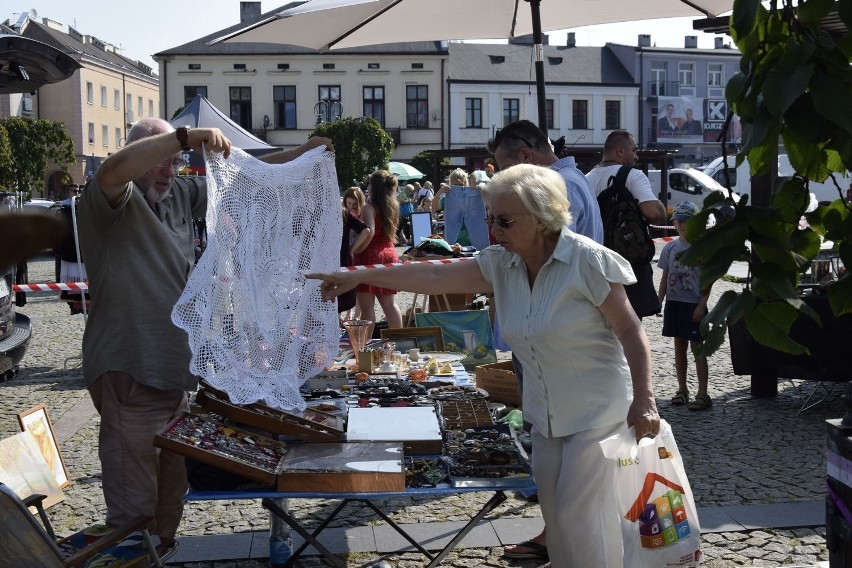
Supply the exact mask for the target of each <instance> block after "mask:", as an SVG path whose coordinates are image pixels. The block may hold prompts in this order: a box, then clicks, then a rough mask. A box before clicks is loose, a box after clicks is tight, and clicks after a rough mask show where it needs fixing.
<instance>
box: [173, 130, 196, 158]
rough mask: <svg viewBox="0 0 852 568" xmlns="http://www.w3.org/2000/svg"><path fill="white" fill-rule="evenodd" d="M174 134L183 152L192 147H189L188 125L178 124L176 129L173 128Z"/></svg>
mask: <svg viewBox="0 0 852 568" xmlns="http://www.w3.org/2000/svg"><path fill="white" fill-rule="evenodd" d="M175 136H177V139H178V142H179V143H180V147H181V150H183V151H184V152H189V151H190V150H192V148H190V147H189V127H188V126H179V127H178V129H177V130H175Z"/></svg>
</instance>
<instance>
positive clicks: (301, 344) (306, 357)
mask: <svg viewBox="0 0 852 568" xmlns="http://www.w3.org/2000/svg"><path fill="white" fill-rule="evenodd" d="M205 160H206V165H207V191H208V204H207V231H208V244H207V249H206V250H205V252H204V254H203V255H202V257H201V260H200V261H199V263H198V266H196V268H195V270H194V271H193V273H192V275H191V276H190V278H189V282H188V283H187V285H186V289H185V290H184V292H183V294H182V295H181V297H180V299H179V300H178V302H177V304H175V307H174V309H173V310H172V321H173V322H174V323H175V325H177V326H178V327H180V328H182V329H184V330H186V332H187V333H188V334H189V345H190V348H191V350H192V361H191V364H190V370H191V371H192V372H193V373H194V374H196V375H198V376H200V377H203V378H204V379H206V380H207V382H209V383H210V384H211V385H212V386H213V387H215V388H217V389H220V390H223V391H225V392H227V393H228V395H229V396H230V398H231V400H232V401H233V402H234V403H236V404H250V403H254V402H259V401H262V402H264V403H265V404H267V405H269V406H272V407H275V408H278V409H282V410H292V409H297V410H303V409H304V408H305V401H304V399H303V398H302V397H301V395H300V394H299V386H300V385H301V384H302V383H303V382H304V381H305V380H306V379H307V378H308V377H311V376H313V375H316V374H317V373H318V372H319V371H321V370H322V369H323V368H324V367H326V366H327V365H328V364H330V363H331V361H332V359H333V357H334V356H335V355H336V354H337V348H338V338H339V335H340V331H339V324H338V319H337V308H336V305H335V303H334V302H323V301H322V298H321V297H320V293H319V285H318V282H317V281H309V280H307V279H306V278H305V277H304V276H303V274H305V273H307V272H314V271H320V272H330V271H334V270H337V269H338V268H339V265H340V239H341V234H342V231H343V226H342V220H341V214H340V195H339V192H338V189H337V175H336V173H335V169H334V155H333V154H332V153H330V152H326V151H325V149H324V148H317V149H314V150H311V151H310V152H307V153H305V154H304V155H302V156H301V157H299V158H298V159H296V160H293V161H292V162H289V163H286V164H278V165H271V164H267V163H266V162H262V161H260V160H257V159H256V158H253V157H252V156H250V155H248V154H246V153H244V152H242V151H241V150H238V149H234V150H233V152H232V154H231V156H230V158H229V159H227V160H225V159H223V158H222V156H221V155H217V154H208V153H205Z"/></svg>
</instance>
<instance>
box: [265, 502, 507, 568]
mask: <svg viewBox="0 0 852 568" xmlns="http://www.w3.org/2000/svg"><path fill="white" fill-rule="evenodd" d="M505 500H506V494H505V493H504V492H503V491H495V493H494V495H493V496H492V497H491V499H489V500H488V502H486V503H485V505H483V506H482V508H481V509H480V510H479V512H478V513H477V514H476V515H475V516H474V517H473V518H472V519H471V520H470V522H468V523H467V524H466V525H465V526H464V527H463V528H462V529H461V530H460V531H459V532H458V533H457V534H456V536H455V537H453V539H452V540H451V541H450V542H449V543H448V544H447V546H445V547H444V548H442V549H441V551H440V552H438V554H437V555H432V554H431V553H430V552H429V551H428V550H426V549H425V548H423V546H421V545H420V544H419V543H418V542H417V541H416V540H414V538H413V537H412V536H411V535H409V534H408V533H407V532H405V530H404V529H403V528H402V527H401V526H399V525H398V524H396V522H394V520H393V519H391V518H390V517H389V516H388V515H387V514H386V513H385V512H384V511H382V510H381V509H379V508H378V507H377V506H376V505H375V503H373V502H372V501H371V500H370V499H364V498H346V499H343V500H342V501H341V502H340V504H339V505H338V506H337V507H335V509H334V510H333V511H332V512H331V514H330V515H329V516H328V517H326V518H325V520H324V521H323V522H322V523H320V525H319V526H318V527H317V528H316V529H314V531H313V532H311V533H309V532H308V531H307V530H305V528H304V527H302V526H301V525H300V524H299V522H298V521H297V520H296V519H294V518H293V517H292V516H290V514H289V513H287V512H286V511H284V510H283V509H282V508H281V507H279V506H278V504H277V503H276V502H275V500H274V499H270V498H264V499H263V500H262V501H261V503H262V505H263V507H264V508H266V509H267V510H269V511H270V512H271V513H273V514H274V515H276V516H277V517H279V518H280V519H282V520H283V521H284V522H285V523H287V524H288V525H290V527H291V528H292V529H293V530H294V531H296V532H297V533H299V535H300V536H301V537H302V538H304V539H305V542H304V544H302V545H301V546H300V547H299V548H297V549H296V550H295V551H293V555H292V556H291V557H290V560H289V561H287V563H286V564H285V566H288V567H290V566H295V565H296V560H297V559H298V558H299V556H301V554H302V553H303V552H304V551H305V550H306V549H307V548H308V546H313V547H314V548H316V549H317V550H318V551H319V552H320V554H322V555H323V556H324V557H325V559H326V560H327V561H328V562H329V563H330V564H332V565H333V566H337V567H339V568H346V563H345V562H343V561H342V560H340V559H339V558H337V557H336V556H335V555H334V554H332V552H331V551H330V550H328V549H327V548H326V547H325V546H323V545H322V544H321V543H320V542H319V540H317V537H318V536H319V535H320V533H322V531H324V530H325V528H326V527H327V526H328V525H329V523H331V521H333V520H334V519H335V517H337V515H338V514H339V513H340V512H341V511H342V510H343V508H344V507H346V506H347V505H348V504H349V503H356V502H357V503H362V504H364V505H366V506H367V507H369V508H370V509H372V510H373V512H374V513H376V514H377V515H378V516H379V517H381V518H382V520H384V521H385V522H386V523H387V524H388V525H389V526H390V527H391V528H393V529H394V530H395V531H396V532H398V533H399V534H400V535H401V536H402V537H403V538H404V539H405V540H407V541H408V542H409V543H411V545H412V546H413V547H414V548H416V549H417V550H418V551H419V552H420V553H421V554H423V555H424V556H426V557H427V558H428V559H429V560H430V562H429V564H428V565H427V568H435V567H436V566H438V565H439V564H440V563H441V560H443V559H444V557H446V556H447V554H449V553H450V552H451V551H452V550H453V549H454V548H455V547H456V546H457V545H458V543H460V542H461V541H462V540H463V539H464V537H465V536H467V534H468V533H469V532H470V531H471V530H473V528H474V527H475V526H476V525H477V524H479V522H480V521H482V519H483V518H484V517H485V516H486V515H487V514H488V513H490V512H491V511H493V510H494V509H495V508H496V507H497V506H498V505H500V504H501V503H502V502H503V501H505Z"/></svg>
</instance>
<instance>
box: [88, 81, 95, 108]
mask: <svg viewBox="0 0 852 568" xmlns="http://www.w3.org/2000/svg"><path fill="white" fill-rule="evenodd" d="M86 102H87V103H89V104H90V105H91V104H95V86H94V85H93V84H92V83H90V82H88V81H87V82H86Z"/></svg>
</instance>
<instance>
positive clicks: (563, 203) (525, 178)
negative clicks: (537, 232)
mask: <svg viewBox="0 0 852 568" xmlns="http://www.w3.org/2000/svg"><path fill="white" fill-rule="evenodd" d="M482 193H483V195H484V196H485V197H486V198H487V199H490V198H491V197H493V196H495V195H504V194H507V195H516V196H517V197H518V199H520V201H521V204H522V205H523V206H524V208H525V209H526V210H527V211H529V212H530V213H531V214H532V215H533V217H535V218H537V219H538V220H539V221H541V222H542V223H543V224H544V226H545V227H547V229H548V230H549V231H551V232H553V233H559V232H560V231H562V227H564V226H565V225H568V224H569V223H570V222H571V213H570V211H569V210H568V209H569V207H570V205H569V203H568V198H567V197H565V196H566V194H567V193H568V190H567V188H566V187H565V180H564V179H562V176H561V175H559V174H558V173H556V172H555V171H553V170H551V169H550V168H545V167H542V166H534V165H532V164H517V165H514V166H512V167H511V168H507V169H505V170H503V171H501V172H500V173H498V174H496V175H495V176H494V177H493V178H491V183H489V184H488V186H487V187H486V188H483V190H482Z"/></svg>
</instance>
